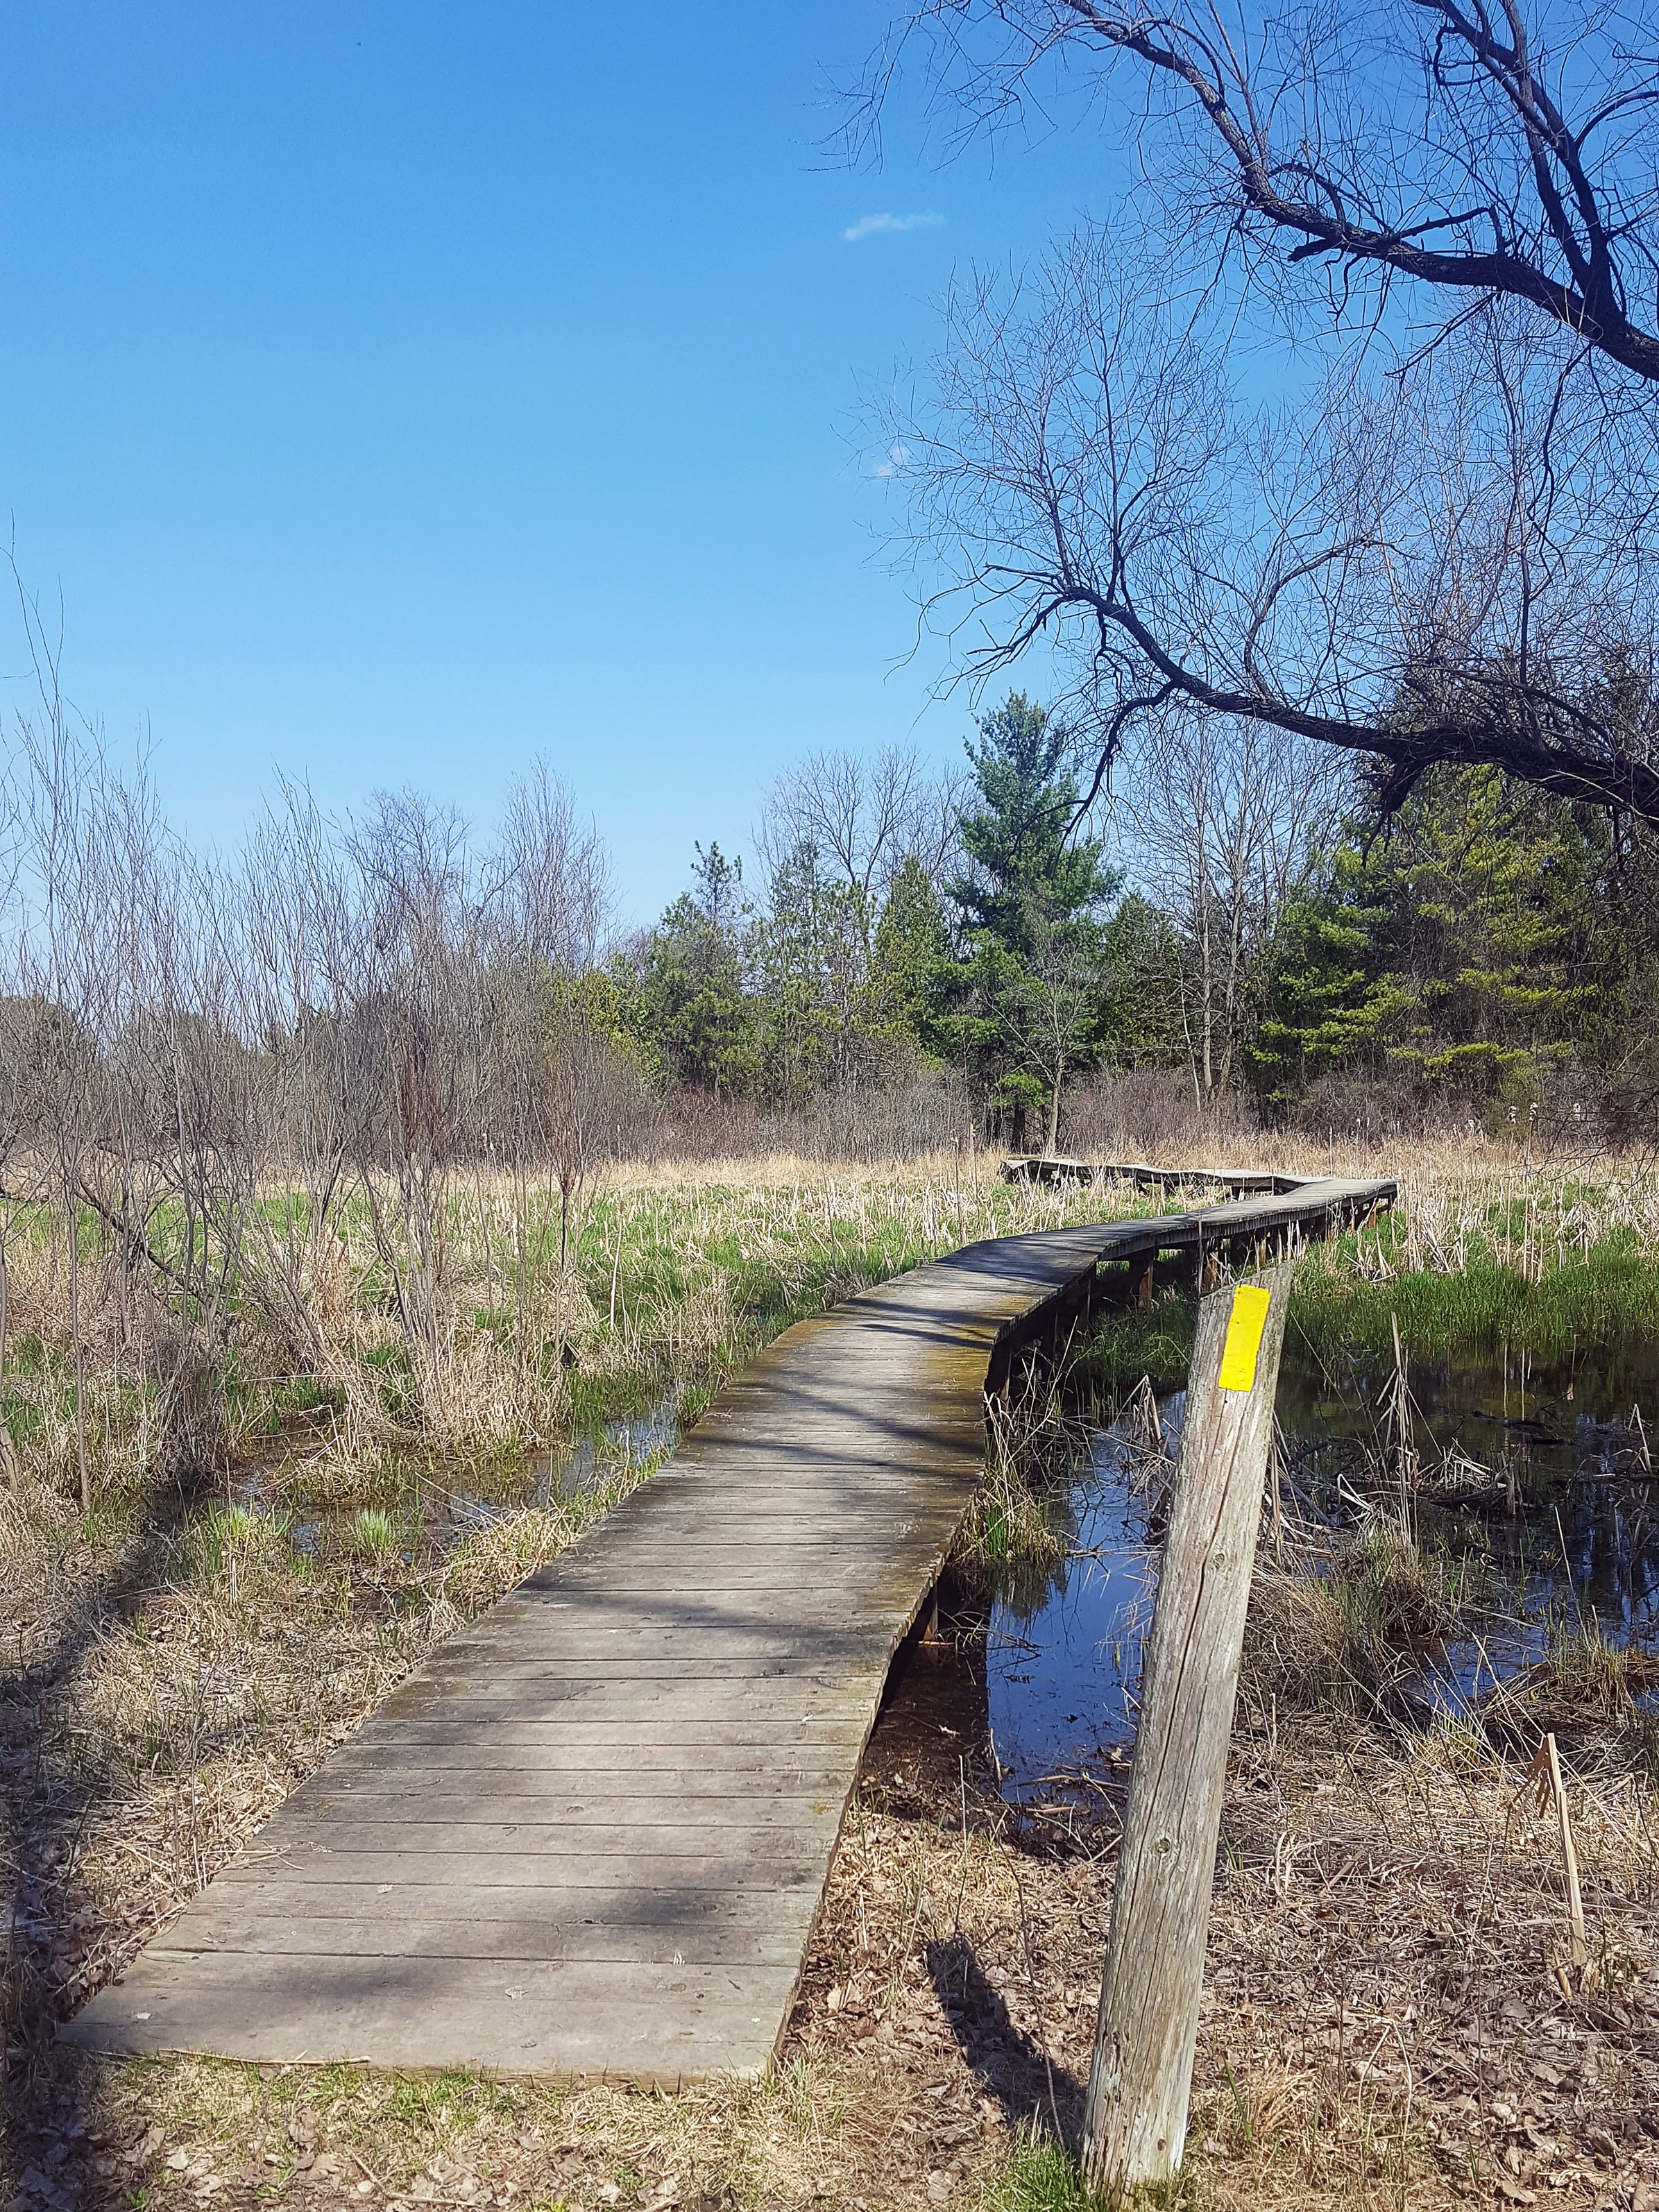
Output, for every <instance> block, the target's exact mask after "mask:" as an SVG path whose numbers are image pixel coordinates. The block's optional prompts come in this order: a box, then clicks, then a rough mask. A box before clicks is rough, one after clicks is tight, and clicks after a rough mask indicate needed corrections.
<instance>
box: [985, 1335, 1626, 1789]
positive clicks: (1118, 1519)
mask: <svg viewBox="0 0 1659 2212" xmlns="http://www.w3.org/2000/svg"><path fill="white" fill-rule="evenodd" d="M1392 1372H1393V1370H1392V1367H1391V1365H1390V1366H1385V1365H1384V1364H1383V1363H1381V1362H1379V1361H1376V1360H1375V1359H1369V1358H1363V1357H1359V1356H1354V1357H1351V1358H1345V1359H1344V1360H1343V1361H1342V1362H1341V1363H1340V1364H1339V1365H1338V1366H1337V1367H1336V1368H1334V1370H1333V1369H1329V1368H1327V1367H1325V1366H1323V1365H1322V1364H1321V1363H1320V1362H1319V1361H1318V1360H1317V1359H1316V1358H1313V1357H1312V1355H1311V1354H1310V1353H1309V1352H1307V1350H1306V1349H1305V1347H1297V1346H1293V1345H1287V1346H1286V1347H1285V1364H1284V1367H1283V1370H1282V1371H1281V1375H1280V1379H1279V1404H1278V1411H1279V1424H1280V1427H1281V1429H1282V1431H1283V1433H1284V1437H1285V1448H1286V1468H1287V1487H1286V1503H1287V1505H1288V1504H1289V1502H1290V1494H1291V1488H1292V1487H1293V1489H1294V1492H1295V1493H1296V1500H1297V1506H1298V1507H1299V1509H1300V1510H1302V1511H1303V1512H1304V1513H1305V1514H1308V1515H1310V1516H1314V1517H1316V1518H1317V1519H1319V1520H1321V1521H1323V1522H1327V1523H1328V1524H1329V1525H1330V1526H1332V1527H1333V1528H1343V1527H1353V1526H1355V1525H1356V1524H1357V1523H1358V1521H1359V1520H1360V1519H1361V1517H1362V1516H1363V1514H1364V1511H1365V1510H1366V1507H1367V1500H1368V1499H1374V1498H1376V1497H1377V1492H1378V1476H1379V1474H1380V1473H1383V1472H1384V1468H1385V1467H1386V1468H1389V1469H1395V1468H1398V1465H1399V1457H1400V1447H1401V1444H1402V1443H1404V1444H1405V1446H1406V1448H1407V1450H1408V1452H1409V1453H1410V1454H1411V1455H1414V1458H1415V1462H1416V1465H1417V1468H1418V1477H1419V1479H1418V1486H1417V1487H1416V1488H1415V1490H1414V1491H1413V1493H1412V1498H1411V1504H1410V1510H1411V1512H1412V1515H1413V1521H1414V1524H1415V1528H1416V1534H1417V1537H1418V1541H1419V1543H1420V1544H1421V1545H1422V1546H1423V1547H1425V1548H1426V1549H1428V1550H1431V1551H1439V1552H1441V1553H1444V1554H1446V1555H1447V1556H1448V1558H1449V1559H1452V1560H1455V1559H1460V1558H1462V1559H1467V1560H1468V1561H1469V1562H1470V1564H1471V1565H1475V1566H1477V1567H1478V1568H1480V1570H1481V1571H1482V1572H1481V1576H1480V1580H1481V1582H1482V1584H1483V1585H1484V1588H1485V1590H1486V1598H1485V1601H1484V1603H1483V1604H1482V1606H1481V1607H1480V1618H1479V1620H1478V1621H1477V1623H1476V1624H1475V1626H1476V1632H1475V1633H1474V1634H1472V1635H1470V1636H1469V1637H1468V1638H1458V1639H1457V1640H1455V1641H1453V1642H1450V1643H1448V1644H1442V1645H1438V1646H1436V1647H1434V1648H1433V1649H1431V1650H1426V1651H1425V1652H1423V1653H1422V1654H1421V1655H1420V1664H1419V1674H1418V1679H1417V1681H1416V1683H1415V1685H1414V1686H1413V1692H1414V1699H1415V1701H1416V1702H1418V1703H1419V1704H1420V1705H1422V1706H1423V1707H1424V1708H1425V1710H1427V1711H1433V1710H1435V1709H1437V1708H1438V1709H1442V1710H1453V1711H1456V1710H1459V1709H1462V1708H1466V1707H1467V1706H1468V1704H1469V1703H1470V1701H1471V1700H1472V1699H1475V1698H1477V1697H1479V1696H1480V1694H1481V1692H1484V1691H1486V1690H1489V1689H1490V1688H1491V1687H1492V1684H1493V1682H1494V1680H1501V1679H1504V1678H1505V1677H1507V1676H1509V1675H1511V1674H1515V1673H1516V1672H1517V1671H1518V1670H1519V1669H1520V1668H1522V1667H1525V1666H1527V1665H1528V1664H1529V1663H1531V1662H1533V1661H1534V1660H1535V1659H1537V1658H1538V1657H1539V1656H1541V1654H1542V1652H1543V1651H1544V1650H1545V1648H1546V1645H1547V1641H1548V1639H1549V1637H1550V1635H1551V1633H1552V1630H1553V1629H1556V1630H1559V1626H1561V1624H1563V1623H1564V1622H1565V1623H1570V1624H1576V1622H1577V1620H1579V1619H1580V1618H1581V1617H1582V1618H1583V1619H1585V1620H1589V1618H1590V1617H1591V1616H1593V1617H1594V1621H1595V1625H1596V1626H1599V1629H1600V1632H1601V1635H1602V1636H1603V1638H1605V1639H1606V1640H1607V1642H1608V1643H1610V1644H1620V1645H1623V1644H1631V1645H1634V1646H1636V1647H1638V1648H1639V1649H1643V1650H1648V1649H1651V1648H1652V1647H1653V1646H1654V1645H1655V1644H1656V1643H1659V1522H1656V1517H1655V1514H1654V1510H1653V1507H1654V1501H1655V1492H1654V1486H1652V1485H1651V1484H1650V1482H1649V1480H1647V1478H1648V1477H1649V1476H1650V1474H1651V1471H1652V1470H1651V1463H1650V1459H1649V1456H1648V1436H1649V1432H1650V1430H1651V1428H1652V1426H1653V1424H1654V1420H1655V1417H1656V1414H1659V1350H1656V1348H1655V1347H1652V1346H1645V1345H1644V1346H1623V1347H1613V1348H1601V1349H1598V1350H1596V1351H1595V1352H1578V1353H1577V1354H1576V1355H1575V1356H1574V1357H1573V1358H1569V1359H1565V1360H1562V1361H1560V1362H1559V1363H1557V1364H1554V1365H1552V1366H1549V1367H1545V1368H1539V1369H1534V1368H1533V1367H1532V1366H1531V1365H1530V1364H1529V1363H1528V1362H1524V1361H1522V1360H1519V1359H1509V1358H1499V1359H1498V1360H1494V1361H1492V1362H1489V1363H1486V1364H1472V1363H1469V1362H1467V1361H1460V1362H1459V1363H1458V1364H1457V1365H1456V1366H1455V1368H1454V1367H1453V1365H1452V1364H1451V1363H1450V1362H1449V1361H1448V1362H1443V1363H1441V1364H1438V1365H1430V1366H1425V1367H1417V1368H1412V1369H1408V1370H1407V1382H1408V1385H1409V1389H1410V1392H1411V1400H1412V1406H1411V1413H1410V1417H1409V1421H1408V1424H1407V1429H1406V1430H1404V1431H1401V1429H1399V1428H1396V1429H1395V1431H1393V1432H1392V1433H1389V1431H1388V1430H1387V1427H1386V1424H1385V1422H1384V1419H1383V1415H1382V1413H1380V1412H1379V1401H1381V1400H1382V1399H1383V1396H1384V1394H1385V1392H1386V1390H1387V1388H1388V1385H1389V1382H1390V1380H1391V1378H1392ZM1183 1411H1184V1396H1183V1395H1182V1394H1181V1393H1176V1394H1174V1395H1170V1397H1169V1398H1167V1399H1166V1400H1165V1401H1164V1403H1163V1405H1162V1407H1161V1413H1162V1417H1163V1421H1164V1430H1165V1433H1166V1436H1167V1437H1168V1438H1169V1439H1170V1443H1171V1445H1173V1443H1174V1441H1175V1438H1176V1437H1177V1436H1178V1434H1179V1431H1180V1425H1181V1419H1182V1413H1183ZM1656 1442H1659V1439H1656ZM1380 1452H1391V1453H1392V1457H1391V1458H1389V1459H1388V1460H1386V1462H1380V1461H1379V1453H1380ZM1136 1464H1137V1455H1136V1453H1135V1451H1134V1449H1133V1446H1132V1444H1131V1443H1130V1441H1129V1439H1128V1438H1127V1436H1126V1435H1125V1434H1124V1432H1123V1431H1121V1429H1119V1428H1108V1429H1103V1430H1099V1431H1096V1432H1095V1433H1094V1434H1093V1435H1092V1436H1091V1440H1090V1449H1089V1453H1088V1455H1087V1457H1086V1459H1085V1462H1084V1463H1083V1464H1082V1465H1081V1466H1080V1468H1079V1470H1078V1472H1077V1474H1076V1475H1075V1477H1074V1479H1073V1482H1072V1484H1071V1486H1070V1489H1069V1491H1068V1492H1067V1493H1066V1497H1065V1498H1064V1499H1063V1500H1061V1501H1060V1502H1059V1513H1060V1522H1061V1534H1062V1535H1063V1537H1064V1538H1065V1540H1066V1553H1067V1556H1066V1557H1064V1558H1062V1559H1060V1561H1059V1562H1057V1563H1056V1564H1055V1565H1053V1566H1050V1567H1036V1568H1034V1567H1032V1566H1030V1565H1024V1564H1023V1563H1012V1564H1011V1565H1008V1566H1007V1567H1006V1568H1004V1569H1003V1570H1002V1571H1000V1574H999V1576H998V1577H997V1579H996V1584H995V1588H994V1595H993V1598H992V1605H991V1617H990V1624H989V1629H988V1635H987V1653H986V1686H987V1703H988V1706H989V1717H990V1725H991V1732H992V1740H993V1743H994V1747H995V1750H996V1753H997V1756H998V1759H999V1760H1000V1763H1001V1765H1002V1769H1003V1772H1004V1787H1005V1790H1006V1791H1007V1792H1008V1794H1009V1795H1011V1796H1016V1797H1018V1796H1037V1795H1041V1794H1043V1793H1044V1792H1046V1791H1049V1790H1053V1789H1054V1788H1055V1786H1056V1785H1057V1784H1058V1785H1059V1786H1060V1787H1062V1788H1063V1786H1064V1784H1065V1781H1066V1778H1067V1777H1068V1776H1071V1775H1074V1774H1076V1773H1078V1772H1079V1771H1087V1770H1090V1769H1097V1768H1098V1767H1099V1766H1100V1765H1101V1764H1102V1763H1106V1764H1115V1763H1118V1762H1121V1759H1122V1758H1123V1756H1124V1749H1125V1747H1126V1746H1127V1744H1128V1743H1129V1741H1131V1739H1132V1738H1133V1734H1134V1727H1135V1712H1136V1703H1137V1699H1138V1695H1139V1686H1140V1675H1141V1667H1142V1661H1143V1656H1144V1645H1145V1639H1146V1634H1147V1632H1149V1630H1150V1628H1151V1625H1152V1601H1153V1598H1154V1596H1155V1595H1156V1589H1157V1549H1156V1537H1157V1534H1158V1531H1156V1530H1154V1529H1152V1528H1150V1527H1149V1522H1148V1510H1147V1505H1146V1500H1145V1499H1144V1498H1141V1497H1139V1496H1138V1495H1137V1494H1136V1492H1135V1488H1134V1485H1133V1470H1134V1468H1135V1466H1136ZM1395 1495H1396V1496H1397V1493H1395ZM1381 1502H1382V1503H1383V1504H1385V1505H1389V1504H1392V1503H1393V1502H1394V1501H1393V1500H1392V1499H1391V1498H1389V1495H1388V1494H1387V1492H1386V1488H1385V1491H1384V1493H1383V1498H1382V1501H1381Z"/></svg>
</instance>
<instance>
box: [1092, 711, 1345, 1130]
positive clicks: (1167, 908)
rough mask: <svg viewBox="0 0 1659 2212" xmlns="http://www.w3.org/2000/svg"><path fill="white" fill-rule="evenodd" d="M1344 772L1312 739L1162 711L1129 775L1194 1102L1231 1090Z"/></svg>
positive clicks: (1130, 856) (1134, 856) (1125, 806)
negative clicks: (1254, 988)
mask: <svg viewBox="0 0 1659 2212" xmlns="http://www.w3.org/2000/svg"><path fill="white" fill-rule="evenodd" d="M1345 766H1346V763H1345V762H1344V760H1343V757H1341V756H1340V755H1337V754H1333V753H1332V752H1330V751H1329V750H1327V749H1326V748H1324V747H1322V746H1320V745H1316V744H1312V743H1310V741H1308V740H1307V739H1301V740H1297V739H1296V738H1285V737H1283V736H1282V735H1281V734H1280V733H1279V732H1276V731H1271V730H1264V729H1263V728H1262V727H1261V725H1260V724H1258V723H1252V722H1244V721H1237V720H1224V719H1223V718H1221V717H1219V716H1216V715H1209V714H1196V713H1194V712H1193V711H1192V710H1191V709H1190V708H1179V709H1174V710H1170V711H1166V713H1165V714H1164V715H1163V716H1162V717H1160V719H1159V722H1158V727H1157V729H1156V730H1155V732H1153V741H1152V743H1151V744H1148V745H1146V746H1145V747H1143V748H1142V749H1141V750H1140V751H1139V753H1138V755H1137V757H1136V758H1135V760H1134V762H1133V766H1132V768H1131V769H1130V772H1129V775H1128V777H1127V781H1126V783H1125V787H1124V788H1123V789H1122V791H1121V794H1120V797H1119V802H1118V806H1117V810H1116V815H1115V828H1116V831H1117V837H1118V842H1119V844H1120V847H1121V851H1122V854H1123V857H1124V859H1125V860H1126V861H1127V864H1128V866H1129V869H1130V871H1131V872H1132V873H1133V875H1135V876H1137V877H1139V879H1140V880H1141V882H1142V883H1144V884H1146V888H1147V890H1149V891H1150V892H1151V893H1152V896H1153V897H1154V898H1155V899H1156V900H1157V902H1158V904H1159V905H1160V906H1161V907H1162V908H1163V909H1164V912H1165V913H1167V914H1168V915H1170V919H1171V921H1173V922H1174V924H1175V927H1176V942H1177V944H1178V945H1179V948H1180V953H1181V988H1182V1005H1181V1016H1182V1027H1183V1030H1184V1031H1185V1034H1186V1038H1187V1048H1188V1062H1189V1066H1190V1068H1191V1073H1192V1081H1193V1093H1194V1099H1195V1101H1196V1103H1198V1105H1199V1106H1200V1109H1201V1108H1202V1107H1203V1106H1205V1105H1206V1103H1207V1102H1208V1101H1210V1100H1211V1099H1212V1098H1214V1097H1217V1096H1218V1094H1220V1093H1223V1092H1225V1091H1230V1090H1231V1088H1232V1085H1233V1077H1234V1073H1235V1062H1236V1059H1237V1051H1238V1048H1239V1046H1240V1045H1241V1044H1242V1043H1243V1042H1244V1039H1245V1035H1246V1031H1247V1029H1248V1026H1249V1018H1250V1008H1249V983H1250V978H1251V974H1252V970H1253V969H1254V967H1255V962H1256V959H1257V957H1258V955H1259V954H1260V953H1261V951H1262V949H1263V947H1264V946H1265V945H1266V943H1267V938H1268V937H1269V935H1270V934H1271V933H1272V930H1273V921H1274V918H1275V916H1276V915H1279V913H1280V912H1281V911H1282V909H1283V908H1284V905H1285V900H1286V899H1287V898H1288V897H1289V896H1290V895H1291V891H1292V890H1294V888H1295V886H1296V884H1297V881H1298V879H1299V878H1302V877H1303V876H1304V873H1305V872H1306V869H1307V866H1308V863H1309V859H1310V852H1311V851H1312V850H1314V849H1316V848H1320V847H1322V845H1323V844H1324V843H1325V842H1326V841H1327V839H1328V836H1329V833H1330V830H1331V828H1332V825H1333V822H1334V816H1335V814H1336V812H1337V811H1338V810H1339V809H1340V805H1341V803H1342V801H1343V799H1344V798H1345V797H1346V795H1347V793H1348V789H1349V781H1348V778H1347V776H1346V774H1345Z"/></svg>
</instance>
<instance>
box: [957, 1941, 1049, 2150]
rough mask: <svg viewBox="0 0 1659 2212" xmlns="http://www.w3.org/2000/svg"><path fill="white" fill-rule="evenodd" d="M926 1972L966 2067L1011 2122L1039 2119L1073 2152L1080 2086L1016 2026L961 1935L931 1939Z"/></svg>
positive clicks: (1036, 2042)
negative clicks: (1053, 2130) (1054, 2131)
mask: <svg viewBox="0 0 1659 2212" xmlns="http://www.w3.org/2000/svg"><path fill="white" fill-rule="evenodd" d="M927 1972H928V1975H929V1977H930V1978H931V1979H932V1981H933V1989H934V1992H935V1994H936V1995H937V1996H938V1998H939V2004H940V2007H941V2008H942V2009H943V2011H944V2014H945V2020H946V2021H947V2022H948V2023H949V2025H950V2029H951V2033H952V2035H954V2036H955V2038H956V2039H957V2045H958V2047H959V2048H960V2050H961V2051H962V2055H963V2058H964V2059H965V2060H966V2061H967V2063H968V2064H969V2067H970V2068H971V2069H972V2070H973V2071H974V2073H975V2074H976V2075H978V2076H979V2079H980V2080H981V2081H982V2082H983V2084H984V2085H985V2089H986V2092H987V2094H988V2095H990V2096H993V2097H994V2098H995V2099H996V2100H997V2102H998V2104H999V2105H1000V2106H1001V2108H1002V2112H1003V2117H1004V2118H1005V2119H1006V2120H1007V2122H1008V2123H1009V2124H1010V2125H1011V2126H1012V2125H1014V2124H1018V2123H1019V2122H1021V2121H1032V2120H1036V2121H1039V2122H1042V2123H1044V2124H1047V2125H1048V2126H1051V2127H1053V2128H1054V2129H1055V2130H1057V2132H1058V2134H1059V2136H1060V2141H1061V2142H1063V2143H1064V2144H1066V2146H1067V2147H1068V2148H1073V2149H1075V2148H1076V2146H1077V2145H1078V2143H1079V2142H1080V2141H1081V2140H1082V2133H1083V2100H1084V2084H1083V2083H1082V2082H1081V2081H1079V2080H1078V2078H1077V2076H1076V2075H1074V2074H1073V2073H1072V2072H1071V2071H1070V2070H1069V2069H1067V2068H1066V2067H1064V2066H1062V2065H1060V2064H1059V2063H1057V2062H1056V2061H1054V2059H1053V2058H1051V2057H1049V2055H1048V2052H1047V2051H1045V2050H1044V2049H1043V2046H1042V2043H1041V2042H1040V2041H1039V2040H1038V2039H1036V2037H1035V2036H1032V2035H1029V2034H1027V2033H1026V2032H1025V2030H1024V2028H1022V2027H1018V2026H1017V2025H1016V2024H1015V2022H1014V2021H1013V2019H1012V2016H1011V2015H1010V2013H1009V2010H1008V2007H1007V2003H1006V2000H1005V1999H1004V1998H1003V1996H1002V1995H1001V1993H1000V1990H997V1989H996V1987H995V1986H994V1984H993V1983H992V1982H991V1981H990V1980H989V1979H988V1978H987V1975H986V1973H985V1970H984V1968H983V1967H982V1966H981V1965H980V1963H979V1960H978V1959H977V1958H976V1957H975V1952H974V1947H973V1945H972V1943H971V1942H969V1939H968V1937H967V1936H964V1935H960V1934H958V1935H956V1936H947V1937H939V1936H935V1937H934V1938H933V1941H932V1942H930V1943H929V1944H928V1946H927Z"/></svg>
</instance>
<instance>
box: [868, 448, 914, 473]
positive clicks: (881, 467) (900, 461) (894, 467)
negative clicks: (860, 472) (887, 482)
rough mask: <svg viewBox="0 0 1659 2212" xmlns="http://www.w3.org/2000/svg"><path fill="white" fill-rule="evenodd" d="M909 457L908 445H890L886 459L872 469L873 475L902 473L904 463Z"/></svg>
mask: <svg viewBox="0 0 1659 2212" xmlns="http://www.w3.org/2000/svg"><path fill="white" fill-rule="evenodd" d="M909 458H910V448H909V447H908V446H890V447H888V448H887V458H886V459H885V460H884V461H878V462H877V463H876V465H875V466H874V468H872V470H871V471H870V473H871V475H872V477H896V476H899V475H902V472H903V469H904V464H905V463H906V462H907V461H908V459H909Z"/></svg>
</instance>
